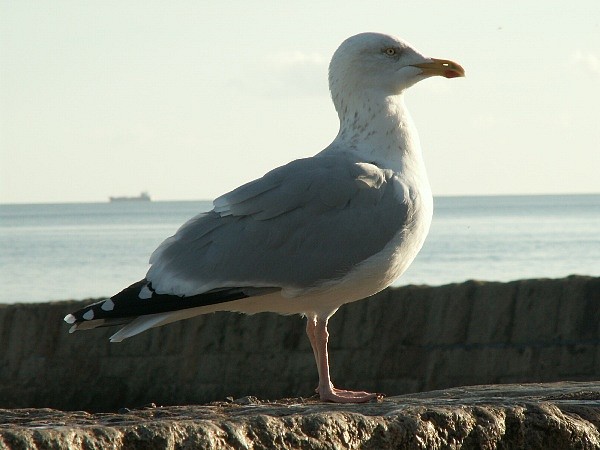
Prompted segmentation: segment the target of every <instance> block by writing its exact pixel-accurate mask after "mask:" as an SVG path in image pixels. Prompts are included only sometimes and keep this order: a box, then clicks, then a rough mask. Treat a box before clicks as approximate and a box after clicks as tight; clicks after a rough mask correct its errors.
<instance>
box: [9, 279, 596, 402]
mask: <svg viewBox="0 0 600 450" xmlns="http://www.w3.org/2000/svg"><path fill="white" fill-rule="evenodd" d="M83 303H89V301H88V302H80V301H77V302H76V301H67V302H56V303H43V304H15V305H0V408H32V407H39V408H46V407H51V408H57V409H62V410H87V411H116V410H118V409H119V408H121V407H130V408H133V407H138V406H140V405H144V404H147V403H150V402H155V403H157V404H161V405H185V404H194V403H196V404H197V403H206V402H210V401H215V400H224V399H225V398H226V397H228V396H232V397H234V398H237V397H244V396H247V395H254V396H257V397H259V398H283V397H294V396H296V397H298V396H303V397H306V396H310V395H312V393H313V392H314V387H315V386H316V383H317V374H316V368H315V364H314V361H313V356H312V352H311V350H310V346H309V344H308V339H307V338H306V335H305V333H304V321H303V320H302V319H301V318H299V317H293V316H292V317H282V316H277V315H274V314H257V315H255V316H251V317H249V316H242V315H237V314H231V313H220V314H213V315H209V316H203V317H198V318H195V319H190V320H187V321H182V322H178V323H175V324H172V325H168V326H166V327H162V328H159V329H155V330H151V331H149V332H146V333H144V334H142V335H140V336H136V337H134V338H132V339H129V340H127V341H125V342H123V343H120V344H111V343H109V342H108V336H109V335H110V334H111V333H112V332H114V330H93V331H87V332H79V333H75V334H74V335H69V334H68V333H67V330H68V326H67V325H66V324H64V323H63V322H62V318H63V317H64V315H65V314H66V313H67V312H70V311H72V310H73V309H76V308H78V307H79V306H81V305H82V304H83ZM599 324H600V278H593V277H583V276H573V277H568V278H564V279H558V280H549V279H541V280H521V281H514V282H510V283H490V282H477V281H470V282H466V283H462V284H452V285H447V286H440V287H428V286H407V287H402V288H399V289H388V290H386V291H383V292H381V293H380V294H378V295H376V296H374V297H373V298H371V299H369V300H366V301H362V302H356V303H354V304H350V305H346V306H344V307H342V308H341V309H340V310H339V311H338V313H337V314H336V315H335V316H333V318H332V320H331V323H330V332H331V345H330V353H331V360H332V377H333V380H334V382H335V383H336V384H337V385H338V386H340V387H343V388H348V389H366V390H371V391H375V392H383V393H385V394H387V395H399V394H406V393H410V392H419V391H427V390H434V389H443V388H448V387H452V386H464V385H476V384H498V383H519V382H552V381H566V380H571V381H591V380H600V325H599Z"/></svg>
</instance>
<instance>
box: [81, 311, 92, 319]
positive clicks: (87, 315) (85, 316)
mask: <svg viewBox="0 0 600 450" xmlns="http://www.w3.org/2000/svg"><path fill="white" fill-rule="evenodd" d="M83 318H84V319H85V320H92V319H93V318H94V310H93V309H90V310H89V311H88V312H86V313H85V314H84V315H83Z"/></svg>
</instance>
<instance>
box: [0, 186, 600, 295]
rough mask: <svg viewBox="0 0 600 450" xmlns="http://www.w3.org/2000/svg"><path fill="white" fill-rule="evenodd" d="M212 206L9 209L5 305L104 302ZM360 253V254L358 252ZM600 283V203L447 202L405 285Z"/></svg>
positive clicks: (0, 213)
mask: <svg viewBox="0 0 600 450" xmlns="http://www.w3.org/2000/svg"><path fill="white" fill-rule="evenodd" d="M211 208H212V204H211V202H208V201H151V202H142V201H139V202H133V201H132V202H112V203H111V202H106V203H81V204H75V203H67V204H27V205H25V204H19V205H17V204H10V205H0V303H19V302H43V301H49V300H65V299H85V298H101V297H107V296H110V295H113V294H115V293H117V292H118V291H120V290H121V289H123V288H124V287H127V286H128V285H129V284H131V283H132V282H135V281H137V280H139V279H141V278H143V277H144V275H145V273H146V270H147V269H148V267H149V266H148V258H149V256H150V254H151V253H152V251H153V250H154V249H155V248H156V247H157V246H158V245H159V244H160V243H161V242H162V241H163V240H164V239H165V238H167V237H169V236H171V235H172V234H173V233H174V232H175V231H176V230H177V229H178V227H179V226H180V225H181V224H182V223H183V222H185V221H186V220H187V219H189V218H191V217H193V216H195V215H196V214H198V213H200V212H203V211H208V210H210V209H211ZM349 245H350V244H349ZM572 274H578V275H592V276H599V275H600V195H597V194H591V195H535V196H489V197H487V196H486V197H484V196H474V197H437V198H435V212H434V218H433V224H432V226H431V231H430V233H429V236H428V238H427V241H426V242H425V245H424V246H423V249H422V250H421V252H420V254H419V255H418V256H417V258H416V259H415V261H414V262H413V264H412V266H411V267H410V268H409V269H408V271H407V272H406V273H405V274H404V275H403V276H402V277H400V279H399V280H397V281H396V283H395V285H397V286H400V285H407V284H427V285H442V284H448V283H455V282H463V281H466V280H471V279H476V280H488V281H510V280H516V279H524V278H558V277H564V276H568V275H572Z"/></svg>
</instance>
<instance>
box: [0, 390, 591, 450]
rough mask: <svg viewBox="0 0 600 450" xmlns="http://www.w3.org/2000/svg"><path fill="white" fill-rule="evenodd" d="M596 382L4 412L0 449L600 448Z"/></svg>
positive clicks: (0, 415) (1, 413) (1, 414)
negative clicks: (109, 410) (378, 396)
mask: <svg viewBox="0 0 600 450" xmlns="http://www.w3.org/2000/svg"><path fill="white" fill-rule="evenodd" d="M599 426H600V383H553V384H531V385H504V386H475V387H469V388H454V389H447V390H443V391H434V392H427V393H421V394H412V395H404V396H397V397H391V398H386V399H384V400H383V401H381V402H379V403H369V404H362V405H333V404H325V403H320V402H317V401H316V400H310V399H309V400H305V399H301V398H298V399H286V400H280V401H277V402H270V403H262V402H259V401H256V400H255V399H252V398H243V399H240V400H239V401H233V402H230V403H213V404H210V405H201V406H170V407H155V406H152V407H147V408H143V409H136V410H131V411H130V410H122V411H120V412H119V413H115V414H90V413H86V412H81V411H80V412H70V413H64V412H61V411H56V410H50V409H43V410H31V409H20V410H0V447H2V448H6V449H22V448H38V449H46V448H52V449H55V450H62V449H65V450H66V449H90V448H95V449H104V448H106V449H108V448H110V449H173V448H202V449H226V448H246V449H249V448H252V449H273V448H278V449H296V448H304V449H332V448H336V449H343V448H361V449H399V448H402V449H447V448H461V449H495V448H503V449H523V448H527V449H545V450H548V449H570V448H577V449H597V448H600V432H599V429H598V427H599Z"/></svg>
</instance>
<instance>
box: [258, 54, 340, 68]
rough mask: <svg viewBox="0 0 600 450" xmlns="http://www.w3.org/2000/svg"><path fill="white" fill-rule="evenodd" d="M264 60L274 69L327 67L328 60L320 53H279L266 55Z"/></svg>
mask: <svg viewBox="0 0 600 450" xmlns="http://www.w3.org/2000/svg"><path fill="white" fill-rule="evenodd" d="M265 60H266V61H267V62H268V63H269V64H271V65H272V66H274V67H281V68H289V67H290V66H293V67H297V66H320V67H323V66H327V63H328V62H329V60H328V58H327V57H326V56H324V55H321V54H320V53H314V52H313V53H305V52H301V51H293V52H281V53H275V54H271V55H267V56H266V57H265Z"/></svg>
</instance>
